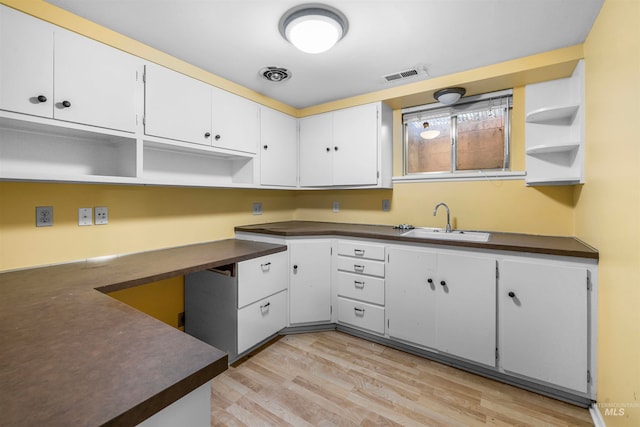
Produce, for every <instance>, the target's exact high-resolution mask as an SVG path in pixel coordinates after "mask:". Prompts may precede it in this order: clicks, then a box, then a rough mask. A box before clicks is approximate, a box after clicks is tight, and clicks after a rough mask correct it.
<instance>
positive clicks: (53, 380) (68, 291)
mask: <svg viewBox="0 0 640 427" xmlns="http://www.w3.org/2000/svg"><path fill="white" fill-rule="evenodd" d="M284 250H286V246H283V245H276V244H269V243H260V242H249V241H241V240H236V239H229V240H221V241H217V242H210V243H202V244H195V245H188V246H182V247H177V248H170V249H163V250H156V251H150V252H143V253H138V254H131V255H122V256H116V257H105V258H99V259H93V260H87V261H82V262H74V263H68V264H59V265H53V266H46V267H39V268H31V269H25V270H18V271H11V272H4V273H0V313H2V321H1V322H0V389H1V390H2V391H3V392H2V399H0V414H2V415H1V417H2V419H1V421H0V424H2V425H10V426H35V425H37V426H131V425H136V424H138V423H140V422H142V421H143V420H145V419H146V418H148V417H150V416H151V415H153V414H155V413H157V412H158V411H160V410H161V409H163V408H165V407H166V406H168V405H170V404H171V403H173V402H175V401H177V400H178V399H180V398H181V397H183V396H185V395H186V394H188V393H190V392H191V391H193V390H195V389H196V388H197V387H199V386H201V385H202V384H205V383H206V382H207V381H209V380H211V379H212V378H213V377H215V376H216V375H218V374H220V373H222V372H223V371H225V370H226V369H227V355H226V353H224V352H222V351H220V350H218V349H216V348H214V347H211V346H209V345H208V344H205V343H203V342H201V341H199V340H197V339H195V338H193V337H191V336H190V335H187V334H185V333H183V332H181V331H179V330H177V329H175V328H172V327H171V326H169V325H166V324H164V323H162V322H160V321H159V320H156V319H153V318H151V317H149V316H147V315H146V314H144V313H141V312H139V311H137V310H135V309H134V308H132V307H130V306H128V305H126V304H124V303H121V302H119V301H117V300H115V299H113V298H111V297H109V296H108V295H105V294H104V293H105V292H111V291H115V290H120V289H126V288H129V287H133V286H137V285H140V284H143V283H149V282H153V281H156V280H161V279H165V278H168V277H173V276H179V275H183V274H187V273H190V272H193V271H199V270H204V269H208V268H215V267H219V266H221V265H225V264H232V263H235V262H240V261H244V260H247V259H251V258H256V257H259V256H263V255H268V254H272V253H276V252H281V251H284Z"/></svg>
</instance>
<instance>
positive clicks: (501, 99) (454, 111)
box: [394, 89, 523, 181]
mask: <svg viewBox="0 0 640 427" xmlns="http://www.w3.org/2000/svg"><path fill="white" fill-rule="evenodd" d="M492 102H496V103H498V105H500V104H503V105H504V106H505V107H506V111H505V124H504V126H505V132H504V142H503V147H504V160H503V165H502V167H501V168H492V169H457V162H458V134H457V131H458V129H457V120H458V118H457V116H458V115H459V114H463V113H464V112H465V111H464V110H463V109H461V108H460V107H461V106H466V107H467V108H468V107H469V106H472V105H473V104H476V105H480V106H481V107H482V104H486V105H487V108H490V105H491V103H492ZM512 108H513V90H512V89H507V90H501V91H497V92H491V93H485V94H481V95H475V96H470V97H466V98H463V99H462V100H461V101H460V102H458V103H456V104H454V105H444V104H442V103H440V102H437V103H433V104H427V105H421V106H417V107H411V108H405V109H403V110H402V111H401V112H402V126H403V171H402V177H397V178H394V180H397V181H413V180H415V181H422V180H425V181H430V180H451V179H453V180H455V179H468V178H476V179H478V178H482V179H486V178H495V179H519V178H520V177H522V176H523V173H522V172H512V171H511V169H510V167H511V110H512ZM480 109H482V108H480ZM447 111H448V112H449V114H448V116H449V117H450V119H451V128H450V134H451V150H450V156H451V158H450V169H449V170H448V171H432V172H411V173H409V137H408V136H409V135H408V132H409V130H408V125H407V124H408V121H407V120H406V119H405V116H406V115H409V116H413V117H415V116H418V115H420V114H425V115H429V114H430V113H432V114H433V115H437V114H438V112H447ZM425 120H426V119H425ZM413 121H416V120H413Z"/></svg>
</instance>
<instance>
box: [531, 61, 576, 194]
mask: <svg viewBox="0 0 640 427" xmlns="http://www.w3.org/2000/svg"><path fill="white" fill-rule="evenodd" d="M525 111H526V119H525V141H526V168H527V179H526V183H527V185H570V184H581V183H584V61H582V60H581V61H579V62H578V65H577V66H576V68H575V70H574V72H573V74H572V76H571V77H567V78H564V79H558V80H552V81H547V82H541V83H536V84H531V85H527V86H526V87H525Z"/></svg>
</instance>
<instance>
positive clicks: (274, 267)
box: [238, 252, 289, 308]
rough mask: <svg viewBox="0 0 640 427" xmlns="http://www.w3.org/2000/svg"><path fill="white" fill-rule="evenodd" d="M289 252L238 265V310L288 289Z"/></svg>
mask: <svg viewBox="0 0 640 427" xmlns="http://www.w3.org/2000/svg"><path fill="white" fill-rule="evenodd" d="M288 266H289V255H288V252H278V253H276V254H272V255H267V256H263V257H260V258H254V259H250V260H248V261H242V262H239V263H238V308H240V307H244V306H245V305H247V304H251V303H252V302H255V301H257V300H259V299H262V298H265V297H267V296H269V295H273V294H275V293H276V292H279V291H281V290H284V289H287V286H288V283H289V276H288V273H289V271H288V270H289V267H288Z"/></svg>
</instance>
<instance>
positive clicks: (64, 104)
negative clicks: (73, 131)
mask: <svg viewBox="0 0 640 427" xmlns="http://www.w3.org/2000/svg"><path fill="white" fill-rule="evenodd" d="M62 106H63V107H64V108H69V107H71V102H69V101H66V100H65V101H62Z"/></svg>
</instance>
